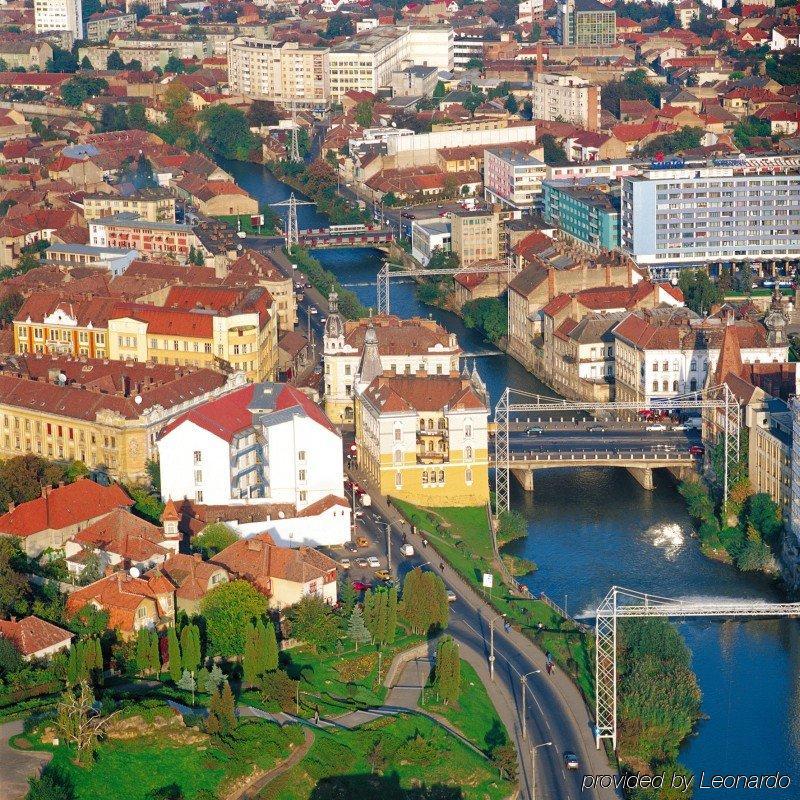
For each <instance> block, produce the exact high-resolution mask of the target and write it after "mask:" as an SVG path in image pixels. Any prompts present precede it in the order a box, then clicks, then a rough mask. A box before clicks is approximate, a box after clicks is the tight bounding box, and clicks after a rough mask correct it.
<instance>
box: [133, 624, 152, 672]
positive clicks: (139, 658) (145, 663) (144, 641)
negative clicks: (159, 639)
mask: <svg viewBox="0 0 800 800" xmlns="http://www.w3.org/2000/svg"><path fill="white" fill-rule="evenodd" d="M149 671H150V631H149V630H148V629H147V628H139V633H138V634H137V635H136V672H137V673H138V674H139V675H145V674H147V673H148V672H149Z"/></svg>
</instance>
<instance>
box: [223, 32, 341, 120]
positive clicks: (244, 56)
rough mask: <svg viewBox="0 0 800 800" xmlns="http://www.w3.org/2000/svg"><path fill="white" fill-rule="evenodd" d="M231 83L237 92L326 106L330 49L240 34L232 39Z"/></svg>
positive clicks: (277, 101) (230, 55)
mask: <svg viewBox="0 0 800 800" xmlns="http://www.w3.org/2000/svg"><path fill="white" fill-rule="evenodd" d="M228 84H229V86H230V89H231V92H232V93H234V94H241V95H244V96H246V97H254V98H257V99H266V100H273V101H274V102H276V103H281V104H291V103H295V104H296V105H297V106H299V107H305V108H311V109H314V108H324V107H325V106H326V105H327V103H328V99H329V96H330V90H329V85H328V51H327V49H326V48H322V47H306V46H303V45H300V44H298V43H297V42H278V41H273V40H270V39H258V38H252V37H244V36H243V37H239V38H237V39H233V41H230V42H228Z"/></svg>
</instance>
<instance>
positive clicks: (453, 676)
mask: <svg viewBox="0 0 800 800" xmlns="http://www.w3.org/2000/svg"><path fill="white" fill-rule="evenodd" d="M433 688H434V691H435V692H436V694H437V695H438V697H439V698H440V699H441V701H442V702H443V703H444V704H445V705H449V704H450V703H455V702H456V701H457V700H458V695H459V692H460V691H461V658H460V656H459V653H458V644H457V643H456V641H455V640H454V639H453V638H452V637H451V636H444V637H443V638H442V639H441V640H440V641H439V644H438V646H437V648H436V666H435V669H434V678H433Z"/></svg>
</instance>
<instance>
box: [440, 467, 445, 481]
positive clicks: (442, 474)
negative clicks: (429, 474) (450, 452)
mask: <svg viewBox="0 0 800 800" xmlns="http://www.w3.org/2000/svg"><path fill="white" fill-rule="evenodd" d="M439 483H444V470H443V469H440V470H439Z"/></svg>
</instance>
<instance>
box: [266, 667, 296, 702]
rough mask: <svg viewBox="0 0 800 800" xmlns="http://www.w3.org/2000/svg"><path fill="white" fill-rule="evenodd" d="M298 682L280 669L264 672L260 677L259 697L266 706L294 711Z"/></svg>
mask: <svg viewBox="0 0 800 800" xmlns="http://www.w3.org/2000/svg"><path fill="white" fill-rule="evenodd" d="M298 683H299V681H296V680H293V679H292V678H290V677H289V676H288V675H287V674H286V673H285V672H284V671H283V670H281V669H276V670H272V671H271V672H266V673H264V675H262V677H261V686H260V693H261V699H262V700H263V701H264V703H265V704H266V705H267V706H268V707H273V708H277V709H279V710H280V711H294V710H295V701H296V699H297V685H298Z"/></svg>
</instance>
